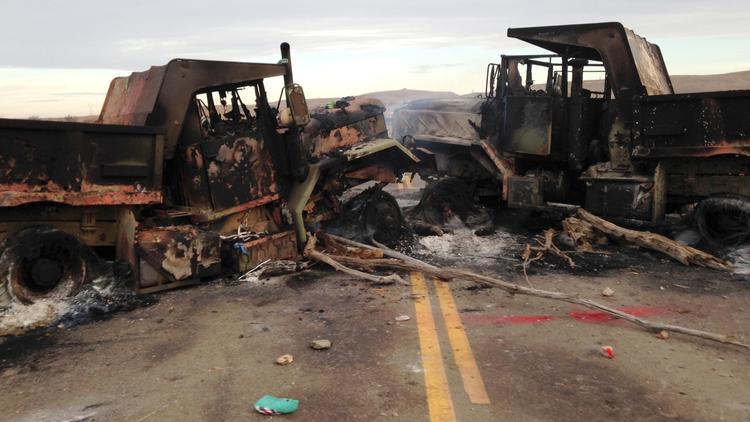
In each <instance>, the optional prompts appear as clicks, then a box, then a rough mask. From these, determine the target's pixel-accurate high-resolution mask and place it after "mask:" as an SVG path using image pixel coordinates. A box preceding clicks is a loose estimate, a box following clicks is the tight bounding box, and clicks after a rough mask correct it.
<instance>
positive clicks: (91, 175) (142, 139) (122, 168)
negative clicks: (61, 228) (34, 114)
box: [0, 119, 164, 207]
mask: <svg viewBox="0 0 750 422" xmlns="http://www.w3.org/2000/svg"><path fill="white" fill-rule="evenodd" d="M163 144H164V140H163V136H162V135H161V134H159V133H157V132H155V131H154V130H152V129H149V128H145V127H134V126H119V125H100V124H86V123H72V122H54V121H43V120H15V119H0V207H13V206H19V205H24V204H31V203H41V202H54V203H62V204H68V205H74V206H84V205H143V204H154V203H160V202H161V201H162V191H161V185H162V167H163V149H164V145H163Z"/></svg>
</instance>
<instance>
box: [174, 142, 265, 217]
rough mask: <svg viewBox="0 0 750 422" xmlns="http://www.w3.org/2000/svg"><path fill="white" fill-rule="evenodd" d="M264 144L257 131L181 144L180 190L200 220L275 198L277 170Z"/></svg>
mask: <svg viewBox="0 0 750 422" xmlns="http://www.w3.org/2000/svg"><path fill="white" fill-rule="evenodd" d="M267 144H268V142H267V141H266V140H264V139H263V137H262V136H261V135H260V133H258V132H256V131H254V130H244V131H241V132H240V133H237V132H234V131H231V132H227V133H225V134H224V135H223V136H212V137H210V138H208V139H206V140H203V141H201V142H198V143H193V144H191V145H187V146H184V147H181V149H180V151H179V156H178V158H179V161H180V169H181V176H180V177H181V179H182V183H181V184H180V186H179V189H180V190H181V192H182V198H183V200H184V202H185V204H186V205H188V206H190V208H191V210H192V212H193V213H194V214H196V215H202V216H204V217H205V218H203V220H206V219H207V220H213V219H214V218H218V217H220V216H224V215H227V213H232V212H236V211H239V208H247V207H248V205H251V206H258V205H262V204H265V203H268V202H271V201H273V200H275V199H277V198H278V194H279V189H278V185H277V183H276V178H275V176H276V172H275V169H274V164H273V159H272V157H271V151H270V149H271V148H270V146H269V145H267ZM238 207H239V208H238Z"/></svg>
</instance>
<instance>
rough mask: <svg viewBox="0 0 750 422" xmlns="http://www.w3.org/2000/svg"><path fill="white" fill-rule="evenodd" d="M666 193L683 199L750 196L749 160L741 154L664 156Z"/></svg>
mask: <svg viewBox="0 0 750 422" xmlns="http://www.w3.org/2000/svg"><path fill="white" fill-rule="evenodd" d="M662 162H663V163H664V165H665V170H666V173H667V183H666V185H667V194H668V195H669V196H670V197H673V198H672V199H676V198H674V197H681V198H682V200H683V201H684V202H689V201H692V200H695V199H697V198H705V197H707V196H710V195H716V194H724V195H738V196H745V197H750V183H748V180H747V176H748V171H750V170H749V169H750V162H749V161H748V158H747V157H743V156H719V157H712V158H708V159H707V158H693V159H685V158H682V159H678V160H663V161H662Z"/></svg>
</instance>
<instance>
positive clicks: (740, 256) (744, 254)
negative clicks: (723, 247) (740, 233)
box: [726, 245, 750, 275]
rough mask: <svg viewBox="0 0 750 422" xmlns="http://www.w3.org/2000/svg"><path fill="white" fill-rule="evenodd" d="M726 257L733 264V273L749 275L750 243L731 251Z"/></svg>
mask: <svg viewBox="0 0 750 422" xmlns="http://www.w3.org/2000/svg"><path fill="white" fill-rule="evenodd" d="M726 259H727V260H728V261H729V262H731V263H732V265H733V266H734V273H735V274H743V275H750V245H745V246H742V247H740V248H738V249H735V250H733V251H731V252H730V253H728V254H727V256H726Z"/></svg>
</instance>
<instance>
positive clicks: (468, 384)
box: [435, 280, 490, 404]
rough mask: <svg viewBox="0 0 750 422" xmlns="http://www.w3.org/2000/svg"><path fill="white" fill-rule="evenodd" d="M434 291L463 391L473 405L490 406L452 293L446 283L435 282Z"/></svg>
mask: <svg viewBox="0 0 750 422" xmlns="http://www.w3.org/2000/svg"><path fill="white" fill-rule="evenodd" d="M435 290H436V291H437V297H438V300H439V301H440V309H441V310H442V312H443V319H444V320H445V327H446V329H447V330H448V340H450V343H451V348H452V349H453V359H454V360H455V361H456V366H458V370H459V372H460V373H461V379H463V381H464V390H466V394H468V395H469V400H470V401H471V402H472V403H474V404H490V397H489V396H488V395H487V390H486V389H485V387H484V381H483V380H482V374H481V373H480V372H479V367H477V361H476V360H475V359H474V353H472V351H471V345H470V344H469V338H468V337H467V336H466V331H464V324H463V323H462V322H461V316H460V315H459V314H458V310H457V309H456V302H455V301H454V300H453V293H451V288H450V287H449V286H448V284H447V283H445V282H443V281H440V280H435Z"/></svg>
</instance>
